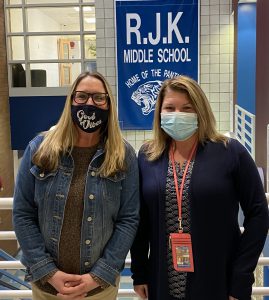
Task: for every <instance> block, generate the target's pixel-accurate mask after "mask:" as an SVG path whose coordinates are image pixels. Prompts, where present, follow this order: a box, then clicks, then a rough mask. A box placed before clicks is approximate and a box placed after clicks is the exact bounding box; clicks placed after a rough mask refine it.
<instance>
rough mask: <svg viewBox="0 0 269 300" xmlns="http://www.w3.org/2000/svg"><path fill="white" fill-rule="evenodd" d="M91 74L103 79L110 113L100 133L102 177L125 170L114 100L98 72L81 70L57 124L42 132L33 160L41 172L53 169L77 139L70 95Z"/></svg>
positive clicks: (68, 152)
mask: <svg viewBox="0 0 269 300" xmlns="http://www.w3.org/2000/svg"><path fill="white" fill-rule="evenodd" d="M88 76H89V77H94V78H96V79H98V80H100V81H102V83H103V85H104V87H105V89H106V92H107V93H108V95H109V116H108V121H107V125H106V127H105V128H101V131H100V134H101V135H102V136H101V138H102V139H103V141H104V150H105V159H104V162H103V164H102V166H101V168H100V170H99V173H100V174H101V175H102V176H105V177H106V176H109V175H111V174H114V173H115V172H117V171H123V170H124V169H125V163H124V159H125V146H124V140H123V138H122V134H121V131H120V128H119V123H118V118H117V111H116V103H115V100H114V97H113V95H112V92H111V89H110V87H109V84H108V83H107V81H106V79H105V78H104V77H103V76H102V75H101V74H100V73H97V72H94V73H89V72H84V73H82V74H80V75H79V76H78V77H77V79H76V80H75V82H74V83H73V85H72V87H71V90H70V92H69V94H68V95H67V98H66V102H65V106H64V109H63V112H62V115H61V117H60V119H59V121H58V123H57V124H56V125H55V126H54V128H53V129H52V130H49V131H47V132H44V133H43V134H44V140H43V141H42V143H41V144H40V146H39V148H38V150H37V152H36V153H35V155H34V156H33V163H34V164H36V165H37V166H39V167H40V168H41V169H42V170H44V171H52V170H55V169H56V168H57V167H58V164H59V159H60V156H61V155H64V154H70V153H71V151H72V149H73V147H74V145H75V142H76V139H77V129H76V127H75V125H74V123H73V120H72V117H71V105H72V94H73V93H74V91H75V90H76V87H77V86H78V84H79V83H80V82H81V80H83V79H84V78H86V77H88Z"/></svg>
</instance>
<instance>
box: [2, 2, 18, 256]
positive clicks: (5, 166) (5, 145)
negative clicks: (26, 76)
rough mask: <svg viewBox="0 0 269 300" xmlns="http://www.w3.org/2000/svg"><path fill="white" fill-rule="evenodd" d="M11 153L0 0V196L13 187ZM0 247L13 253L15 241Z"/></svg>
mask: <svg viewBox="0 0 269 300" xmlns="http://www.w3.org/2000/svg"><path fill="white" fill-rule="evenodd" d="M13 173H14V172H13V153H12V150H11V142H10V122H9V105H8V78H7V57H6V39H5V26H4V7H3V2H2V1H1V2H0V176H1V178H2V182H3V188H4V190H3V191H0V197H11V196H12V195H13V188H14V175H13ZM11 215H12V214H11V211H9V210H1V211H0V230H1V231H2V230H12V221H11V220H12V218H11ZM0 248H1V249H4V250H5V251H7V252H9V253H10V254H15V253H16V250H17V243H16V241H0Z"/></svg>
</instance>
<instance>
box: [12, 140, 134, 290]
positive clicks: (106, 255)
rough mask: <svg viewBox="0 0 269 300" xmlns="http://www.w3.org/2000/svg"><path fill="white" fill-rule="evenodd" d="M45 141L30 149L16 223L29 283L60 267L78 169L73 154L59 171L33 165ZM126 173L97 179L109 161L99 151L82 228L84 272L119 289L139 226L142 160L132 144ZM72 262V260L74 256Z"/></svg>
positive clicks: (92, 166)
mask: <svg viewBox="0 0 269 300" xmlns="http://www.w3.org/2000/svg"><path fill="white" fill-rule="evenodd" d="M42 139H43V137H41V136H37V137H36V138H34V139H33V140H32V141H31V142H30V143H29V145H28V147H27V148H26V150H25V153H24V156H23V158H22V161H21V164H20V168H19V171H18V176H17V180H16V186H15V194H14V207H13V223H14V228H15V232H16V235H17V238H18V241H19V244H20V246H21V249H22V252H23V254H22V259H21V261H22V263H23V264H24V265H25V266H26V269H27V276H26V280H27V281H36V280H38V279H40V278H42V277H44V276H45V275H47V274H48V273H50V272H51V271H52V270H54V269H55V268H57V261H58V259H59V257H58V255H59V242H60V236H61V228H62V224H63V218H64V208H65V203H66V199H67V195H68V191H69V187H70V183H71V180H72V174H73V170H74V166H73V159H72V156H71V155H65V156H63V157H62V158H61V160H60V163H59V166H58V168H57V170H56V171H53V172H48V173H44V172H42V171H41V170H40V169H39V168H38V167H37V166H36V165H34V164H33V163H32V157H33V154H34V153H35V151H36V150H37V149H38V147H39V145H40V143H41V142H42ZM125 159H126V164H127V169H126V171H125V172H118V173H117V174H116V175H114V176H111V177H107V178H104V177H101V176H100V175H98V174H97V171H98V169H99V167H100V166H101V164H102V162H103V160H104V149H103V148H102V147H100V148H98V149H97V151H96V153H95V155H94V156H93V158H92V160H91V162H90V164H89V167H88V172H87V177H86V184H85V193H84V210H83V219H82V228H81V247H80V249H81V250H80V271H81V272H80V273H81V274H85V273H89V272H91V273H93V274H95V275H97V276H98V277H100V278H102V279H103V280H105V281H106V282H108V283H110V284H112V285H115V280H116V278H117V277H118V276H119V273H120V271H121V270H122V269H123V267H124V261H125V258H126V255H127V253H128V251H129V249H130V247H131V245H132V242H133V239H134V236H135V233H136V229H137V226H138V222H139V183H138V168H137V159H136V155H135V152H134V150H133V149H132V147H131V146H130V145H129V144H127V143H126V158H125ZM70 259H72V257H70Z"/></svg>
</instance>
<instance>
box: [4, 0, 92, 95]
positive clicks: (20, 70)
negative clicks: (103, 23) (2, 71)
mask: <svg viewBox="0 0 269 300" xmlns="http://www.w3.org/2000/svg"><path fill="white" fill-rule="evenodd" d="M5 12H6V16H5V22H6V39H7V55H8V67H9V79H10V80H9V82H10V88H11V94H12V91H13V92H14V91H15V90H16V89H18V88H25V87H26V88H32V87H49V88H56V87H58V88H59V87H68V86H70V85H71V83H72V82H73V81H74V79H75V78H76V77H77V75H78V74H79V73H81V72H82V71H84V70H89V71H94V70H96V27H95V23H96V22H95V5H94V0H83V1H82V0H5ZM15 94H16V93H15Z"/></svg>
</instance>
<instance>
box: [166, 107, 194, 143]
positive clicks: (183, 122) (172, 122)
mask: <svg viewBox="0 0 269 300" xmlns="http://www.w3.org/2000/svg"><path fill="white" fill-rule="evenodd" d="M161 128H162V129H163V130H164V131H165V132H166V133H167V134H168V135H169V136H170V137H171V138H172V139H174V140H176V141H185V140H187V139H188V138H190V137H191V136H192V135H193V134H194V133H195V132H196V131H197V129H198V120H197V114H195V113H185V112H168V113H161Z"/></svg>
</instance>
